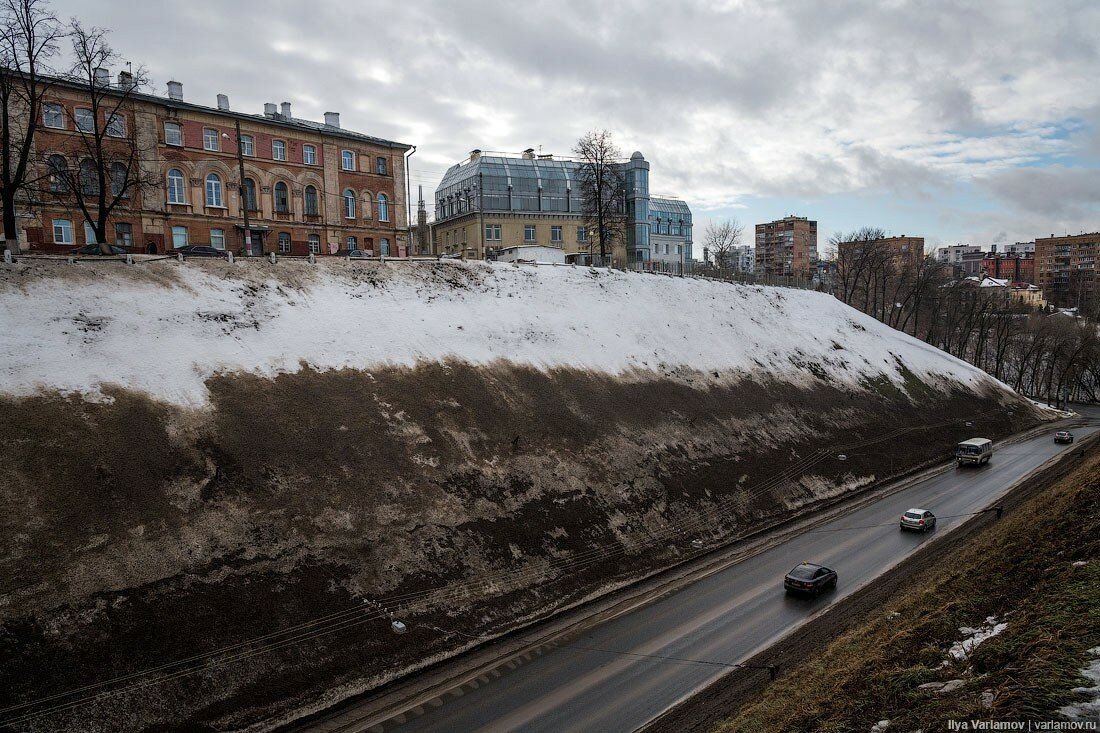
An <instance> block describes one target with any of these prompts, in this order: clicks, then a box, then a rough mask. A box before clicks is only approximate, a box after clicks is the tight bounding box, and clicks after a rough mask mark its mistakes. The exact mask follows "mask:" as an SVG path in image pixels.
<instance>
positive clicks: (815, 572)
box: [783, 562, 836, 596]
mask: <svg viewBox="0 0 1100 733" xmlns="http://www.w3.org/2000/svg"><path fill="white" fill-rule="evenodd" d="M783 588H784V589H785V590H786V591H787V592H788V593H802V594H805V595H809V596H816V595H819V594H821V593H824V592H825V591H827V590H832V589H833V588H836V571H834V570H830V569H829V568H827V567H825V566H823V565H817V564H815V563H812V562H804V563H802V564H800V565H795V566H794V569H792V570H791V572H789V573H787V575H786V576H785V577H784V578H783Z"/></svg>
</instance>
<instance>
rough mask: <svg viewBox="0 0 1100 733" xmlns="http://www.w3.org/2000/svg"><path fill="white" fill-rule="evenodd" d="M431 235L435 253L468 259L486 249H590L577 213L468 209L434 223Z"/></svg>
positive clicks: (476, 256) (570, 250)
mask: <svg viewBox="0 0 1100 733" xmlns="http://www.w3.org/2000/svg"><path fill="white" fill-rule="evenodd" d="M483 230H484V239H483V238H482V233H483ZM432 234H433V237H434V240H435V251H436V252H437V253H438V254H448V255H462V256H465V257H466V258H468V259H484V258H485V253H486V251H491V250H500V249H505V248H508V247H520V246H525V245H527V246H532V245H537V246H542V247H556V248H560V249H563V250H565V252H566V254H576V253H581V252H588V251H589V238H588V230H587V229H586V228H585V225H584V219H583V218H582V217H581V216H580V214H564V213H560V214H559V213H537V212H531V211H523V212H496V211H493V212H490V211H486V212H477V211H471V212H467V213H465V214H464V215H462V216H459V217H457V218H454V219H448V220H447V221H446V222H444V223H442V224H437V225H436V226H435V227H434V228H433V232H432Z"/></svg>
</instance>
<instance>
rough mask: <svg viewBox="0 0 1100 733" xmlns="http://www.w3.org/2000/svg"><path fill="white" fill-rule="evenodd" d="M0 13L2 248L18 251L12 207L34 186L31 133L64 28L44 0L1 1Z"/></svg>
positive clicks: (32, 132) (35, 125)
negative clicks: (30, 186) (1, 17)
mask: <svg viewBox="0 0 1100 733" xmlns="http://www.w3.org/2000/svg"><path fill="white" fill-rule="evenodd" d="M0 13H2V14H3V21H2V22H3V28H2V30H0V158H2V160H0V199H2V201H3V209H4V213H3V218H4V232H3V234H4V240H5V244H6V246H7V248H9V249H11V250H13V251H15V252H18V251H19V230H18V224H17V223H16V218H15V208H16V204H17V202H18V200H19V198H20V197H21V196H25V195H26V193H27V190H28V187H29V185H30V184H32V183H33V182H34V180H33V178H34V173H35V170H36V168H35V166H34V165H33V163H34V161H33V160H32V151H33V150H34V134H35V131H36V130H37V129H38V126H39V125H40V124H41V118H42V107H43V97H44V96H45V95H46V94H47V92H49V90H50V86H51V83H52V79H51V78H50V75H51V74H52V70H51V68H50V63H51V61H52V60H53V58H54V56H56V54H57V51H58V41H59V40H60V39H61V38H62V37H63V35H64V29H63V28H62V26H61V24H60V23H59V22H58V20H57V18H56V17H54V16H53V14H52V13H50V12H49V9H48V6H47V4H46V2H45V0H4V4H3V5H2V6H0ZM0 248H2V247H0Z"/></svg>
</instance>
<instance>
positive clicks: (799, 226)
mask: <svg viewBox="0 0 1100 733" xmlns="http://www.w3.org/2000/svg"><path fill="white" fill-rule="evenodd" d="M755 249H756V252H755V254H756V265H755V270H756V274H758V275H759V274H764V275H784V276H796V277H806V278H809V277H812V276H813V274H814V270H815V268H816V266H817V222H816V221H810V220H809V219H807V218H806V217H804V216H788V217H784V218H783V219H777V220H776V221H771V222H768V223H766V224H757V225H756V247H755Z"/></svg>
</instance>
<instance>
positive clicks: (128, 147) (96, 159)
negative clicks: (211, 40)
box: [42, 20, 160, 254]
mask: <svg viewBox="0 0 1100 733" xmlns="http://www.w3.org/2000/svg"><path fill="white" fill-rule="evenodd" d="M69 37H70V39H71V41H72V47H73V58H74V61H73V67H72V70H71V73H70V79H69V80H70V81H71V82H72V83H74V84H76V85H78V86H79V87H80V88H81V91H82V92H83V96H84V98H85V100H84V101H85V104H86V105H87V106H86V107H81V108H77V109H74V110H69V109H68V108H66V109H65V110H64V112H63V113H64V114H65V115H66V116H67V117H69V124H68V125H67V127H68V128H69V129H71V130H74V131H75V133H76V134H74V135H71V136H68V137H67V138H66V140H67V142H66V143H65V149H57V150H51V151H50V153H49V156H48V157H47V159H46V160H44V161H42V163H43V165H44V167H45V169H46V170H47V171H48V174H49V178H48V181H49V183H48V185H47V187H46V191H47V192H48V193H49V194H51V195H53V196H54V197H56V198H58V199H59V200H64V201H71V202H72V203H73V204H75V206H76V208H77V209H79V210H80V212H81V213H82V214H83V215H84V220H85V221H87V222H89V224H90V225H91V227H92V229H93V230H94V232H95V240H96V242H98V243H99V245H100V249H101V250H102V251H103V253H104V254H110V246H111V245H110V239H109V237H108V230H107V227H108V224H109V222H110V220H111V217H112V214H113V213H114V212H115V211H116V210H117V209H118V208H119V207H126V206H129V205H130V203H131V202H132V201H134V200H135V197H137V196H139V195H141V194H144V193H147V192H148V191H150V190H151V189H153V188H155V187H157V186H159V184H160V178H159V176H158V175H156V173H155V168H154V167H153V166H151V165H146V164H147V163H148V162H150V161H152V160H153V158H154V157H155V145H156V141H155V140H142V139H140V138H139V136H138V126H137V125H136V124H135V123H136V120H135V119H134V95H135V94H138V93H139V92H140V91H141V90H142V89H144V88H145V87H146V86H147V85H148V77H147V74H146V72H145V69H144V68H143V67H137V68H135V69H133V70H132V71H130V72H123V73H122V74H120V77H119V84H118V85H115V86H112V85H111V83H110V78H109V77H105V76H104V75H105V73H106V72H105V71H104V70H105V69H107V68H110V67H111V66H112V65H119V64H120V57H119V55H118V54H117V53H116V52H115V50H114V49H113V48H112V47H111V45H110V43H108V41H107V32H106V31H105V30H103V29H102V28H95V27H91V28H86V27H84V26H83V25H82V24H81V23H80V21H78V20H73V21H72V24H71V26H70V29H69ZM70 161H73V162H74V163H75V165H73V164H70Z"/></svg>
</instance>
